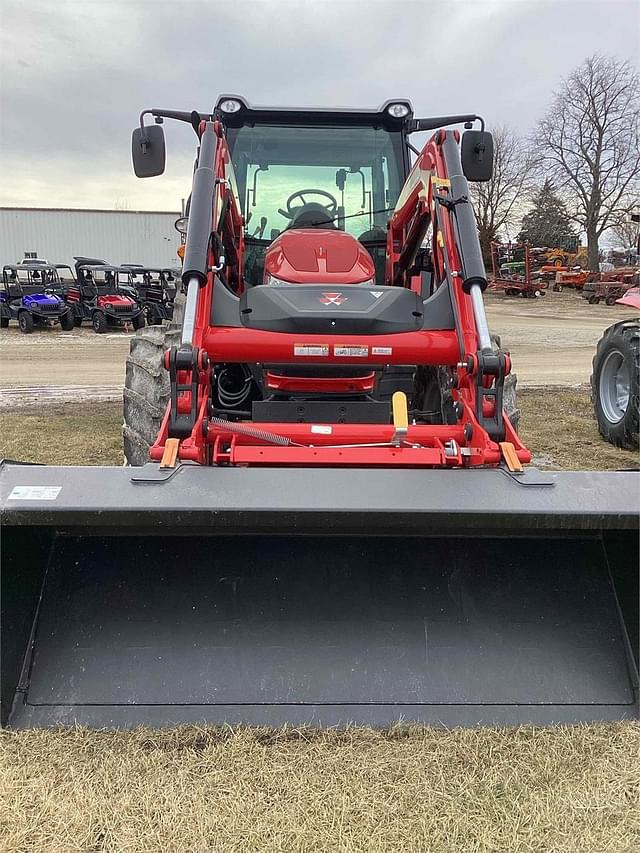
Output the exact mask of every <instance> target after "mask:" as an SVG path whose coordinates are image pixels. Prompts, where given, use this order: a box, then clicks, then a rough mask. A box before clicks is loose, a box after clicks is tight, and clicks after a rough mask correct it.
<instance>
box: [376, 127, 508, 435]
mask: <svg viewBox="0 0 640 853" xmlns="http://www.w3.org/2000/svg"><path fill="white" fill-rule="evenodd" d="M459 140H460V136H459V133H458V132H457V131H446V130H438V131H437V132H436V133H435V134H434V135H433V136H432V137H431V138H430V139H429V140H428V142H427V143H426V144H425V146H424V148H423V149H422V151H421V152H420V154H419V156H418V159H417V160H416V162H415V164H414V166H413V168H412V170H411V172H410V173H409V177H408V178H407V181H406V182H405V185H404V187H403V189H402V191H401V193H400V197H399V199H398V203H397V205H396V208H395V210H394V212H393V214H392V216H391V219H390V222H389V229H388V234H387V281H388V283H390V284H395V285H401V286H405V287H411V286H412V284H413V281H412V279H413V277H414V275H415V273H416V269H415V266H414V265H415V260H416V256H417V254H418V251H419V250H420V248H421V246H422V245H423V243H424V240H425V237H426V236H427V234H428V232H429V229H431V240H430V246H429V249H430V253H431V262H432V267H433V280H432V285H431V288H432V292H434V291H435V289H437V288H438V287H440V286H442V285H445V284H446V285H448V287H449V291H450V294H451V299H452V304H453V309H454V316H455V319H456V331H457V333H458V341H459V345H460V361H459V364H458V368H457V374H458V375H457V377H456V382H457V384H458V388H459V395H460V397H461V398H462V402H464V403H466V404H467V405H468V406H469V407H470V409H471V410H472V411H474V414H475V416H476V418H477V420H478V421H479V423H480V424H481V425H482V426H483V427H484V428H485V429H486V430H487V432H488V433H489V435H490V436H491V438H493V439H494V440H496V441H502V440H504V437H505V427H504V419H503V412H502V389H503V384H504V377H505V376H506V375H507V373H509V370H510V360H509V357H508V356H507V355H506V354H505V353H502V352H497V353H494V351H493V348H492V344H491V337H490V334H489V327H488V324H487V319H486V314H485V310H484V303H483V299H482V293H483V291H484V290H485V289H486V287H487V278H486V273H485V269H484V262H483V260H482V253H481V250H480V241H479V239H478V230H477V225H476V220H475V214H474V212H473V207H472V204H471V197H470V192H469V186H468V184H467V179H466V177H465V176H464V174H463V171H462V164H461V160H460V151H459Z"/></svg>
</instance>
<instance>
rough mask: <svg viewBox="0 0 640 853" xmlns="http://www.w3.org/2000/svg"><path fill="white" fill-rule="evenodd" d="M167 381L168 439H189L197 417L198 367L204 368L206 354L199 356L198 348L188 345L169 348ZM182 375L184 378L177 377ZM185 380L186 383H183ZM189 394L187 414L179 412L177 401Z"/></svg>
mask: <svg viewBox="0 0 640 853" xmlns="http://www.w3.org/2000/svg"><path fill="white" fill-rule="evenodd" d="M167 355H168V369H169V381H170V385H171V410H170V412H169V438H180V439H184V438H189V436H190V435H191V433H192V432H193V428H194V426H195V423H196V419H197V416H198V380H199V367H201V366H202V367H206V365H205V364H204V363H203V359H205V360H206V353H202V355H201V354H200V350H199V349H198V347H192V346H190V345H186V346H184V345H183V346H180V347H171V349H170V350H169V351H168V354H167ZM179 373H182V374H183V377H184V378H181V377H180V376H179ZM185 378H186V381H185ZM185 393H189V395H190V397H189V399H190V406H189V411H188V412H181V411H179V408H178V400H179V398H180V395H181V394H185Z"/></svg>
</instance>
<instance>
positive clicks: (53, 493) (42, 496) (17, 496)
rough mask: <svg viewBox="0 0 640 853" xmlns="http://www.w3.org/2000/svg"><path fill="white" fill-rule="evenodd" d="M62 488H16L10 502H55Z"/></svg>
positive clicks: (12, 491)
mask: <svg viewBox="0 0 640 853" xmlns="http://www.w3.org/2000/svg"><path fill="white" fill-rule="evenodd" d="M61 490H62V486H14V487H13V489H12V490H11V493H10V494H9V498H8V500H10V501H55V500H56V498H57V497H58V495H59V494H60V492H61Z"/></svg>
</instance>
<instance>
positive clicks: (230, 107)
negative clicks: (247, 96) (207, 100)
mask: <svg viewBox="0 0 640 853" xmlns="http://www.w3.org/2000/svg"><path fill="white" fill-rule="evenodd" d="M241 107H242V104H241V103H240V101H234V100H233V98H228V99H227V100H226V101H222V102H221V104H220V109H221V110H222V112H223V113H237V112H238V110H240V109H241Z"/></svg>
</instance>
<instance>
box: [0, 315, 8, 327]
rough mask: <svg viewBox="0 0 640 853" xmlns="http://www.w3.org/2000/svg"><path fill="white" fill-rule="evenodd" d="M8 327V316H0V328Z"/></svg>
mask: <svg viewBox="0 0 640 853" xmlns="http://www.w3.org/2000/svg"><path fill="white" fill-rule="evenodd" d="M8 328H9V318H8V317H0V329H8Z"/></svg>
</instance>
